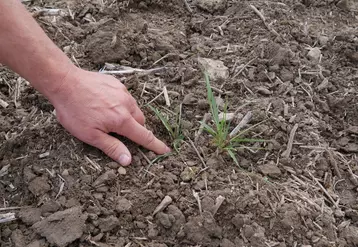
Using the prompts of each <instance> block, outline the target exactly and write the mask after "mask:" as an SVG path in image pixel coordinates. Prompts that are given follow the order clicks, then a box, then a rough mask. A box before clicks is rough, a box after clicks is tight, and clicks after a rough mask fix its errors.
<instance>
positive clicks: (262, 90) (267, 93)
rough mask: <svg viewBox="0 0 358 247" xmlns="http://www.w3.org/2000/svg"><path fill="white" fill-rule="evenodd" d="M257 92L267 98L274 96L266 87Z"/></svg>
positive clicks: (258, 89)
mask: <svg viewBox="0 0 358 247" xmlns="http://www.w3.org/2000/svg"><path fill="white" fill-rule="evenodd" d="M257 92H258V93H260V94H262V95H265V96H268V95H271V94H272V91H270V90H268V89H267V88H265V87H258V88H257Z"/></svg>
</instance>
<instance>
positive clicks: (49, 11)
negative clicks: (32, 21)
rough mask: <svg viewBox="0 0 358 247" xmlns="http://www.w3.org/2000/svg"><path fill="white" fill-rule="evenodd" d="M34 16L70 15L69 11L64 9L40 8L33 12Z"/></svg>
mask: <svg viewBox="0 0 358 247" xmlns="http://www.w3.org/2000/svg"><path fill="white" fill-rule="evenodd" d="M32 16H33V17H38V16H62V17H65V16H69V13H67V11H65V10H63V9H40V10H37V11H35V12H34V13H33V14H32Z"/></svg>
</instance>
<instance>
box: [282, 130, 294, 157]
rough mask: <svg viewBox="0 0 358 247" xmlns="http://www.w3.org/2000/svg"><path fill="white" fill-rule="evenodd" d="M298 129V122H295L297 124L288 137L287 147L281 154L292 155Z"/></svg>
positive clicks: (283, 155)
mask: <svg viewBox="0 0 358 247" xmlns="http://www.w3.org/2000/svg"><path fill="white" fill-rule="evenodd" d="M297 129H298V124H295V126H293V128H292V130H291V132H290V138H289V139H288V144H287V149H286V150H285V151H284V152H283V153H282V154H281V156H282V157H284V158H289V157H290V154H291V151H292V145H293V140H294V139H295V135H296V131H297Z"/></svg>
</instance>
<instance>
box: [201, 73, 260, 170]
mask: <svg viewBox="0 0 358 247" xmlns="http://www.w3.org/2000/svg"><path fill="white" fill-rule="evenodd" d="M204 76H205V83H206V90H207V97H208V102H209V105H210V111H211V115H212V118H213V122H214V126H213V127H211V126H209V125H208V124H206V123H204V122H202V123H201V124H202V126H203V127H204V130H205V131H206V132H208V133H209V134H210V135H211V136H212V137H213V143H214V145H215V146H216V147H217V148H218V149H219V150H221V151H225V152H227V153H228V154H229V156H230V157H231V158H232V159H233V161H234V162H235V164H237V165H239V162H238V160H237V159H236V155H235V151H237V150H238V149H240V148H245V147H244V146H242V145H243V144H244V143H253V142H264V141H265V140H261V139H250V138H244V137H243V136H244V134H245V133H247V132H248V131H249V130H250V129H252V128H254V127H256V126H257V125H259V124H261V123H258V124H255V125H253V126H251V127H250V128H247V129H245V130H243V131H241V132H239V133H237V134H235V135H233V136H230V133H229V130H230V122H227V120H226V114H227V104H225V106H224V111H223V118H222V119H220V118H219V107H218V105H217V104H216V100H215V97H214V94H213V91H212V89H211V85H210V79H209V75H208V74H207V73H205V74H204Z"/></svg>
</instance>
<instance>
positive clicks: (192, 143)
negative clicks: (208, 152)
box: [188, 137, 207, 168]
mask: <svg viewBox="0 0 358 247" xmlns="http://www.w3.org/2000/svg"><path fill="white" fill-rule="evenodd" d="M188 140H189V142H190V144H191V146H192V147H193V148H194V150H195V152H196V154H197V155H198V157H199V159H200V161H201V163H202V164H203V166H204V168H206V167H207V166H206V163H205V161H204V159H203V158H202V157H201V155H200V153H199V150H198V149H197V148H196V146H195V144H194V142H193V141H192V140H191V139H190V137H188Z"/></svg>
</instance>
